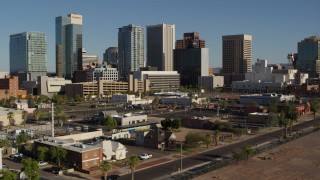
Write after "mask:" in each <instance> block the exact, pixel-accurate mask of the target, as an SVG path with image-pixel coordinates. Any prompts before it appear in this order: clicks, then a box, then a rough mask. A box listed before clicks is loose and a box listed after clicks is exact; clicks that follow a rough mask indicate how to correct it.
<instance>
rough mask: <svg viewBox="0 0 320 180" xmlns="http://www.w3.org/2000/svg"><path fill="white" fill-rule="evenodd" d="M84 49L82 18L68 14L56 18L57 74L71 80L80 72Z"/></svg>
mask: <svg viewBox="0 0 320 180" xmlns="http://www.w3.org/2000/svg"><path fill="white" fill-rule="evenodd" d="M80 48H82V16H81V15H79V14H68V15H67V16H59V17H56V72H57V76H58V77H64V78H67V79H71V78H72V77H73V72H74V71H76V70H79V67H80V66H79V62H78V61H79V59H80V58H79V57H78V56H79V53H78V52H79V49H80Z"/></svg>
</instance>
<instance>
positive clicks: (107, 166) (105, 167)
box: [100, 161, 112, 180]
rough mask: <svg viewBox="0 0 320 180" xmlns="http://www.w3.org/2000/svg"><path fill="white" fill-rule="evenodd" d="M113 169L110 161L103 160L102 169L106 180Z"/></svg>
mask: <svg viewBox="0 0 320 180" xmlns="http://www.w3.org/2000/svg"><path fill="white" fill-rule="evenodd" d="M111 169H112V166H111V164H110V163H109V161H103V162H102V163H101V165H100V170H101V171H102V173H103V177H104V180H107V176H108V172H109V171H110V170H111Z"/></svg>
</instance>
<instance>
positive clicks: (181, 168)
mask: <svg viewBox="0 0 320 180" xmlns="http://www.w3.org/2000/svg"><path fill="white" fill-rule="evenodd" d="M180 171H182V142H181V144H180Z"/></svg>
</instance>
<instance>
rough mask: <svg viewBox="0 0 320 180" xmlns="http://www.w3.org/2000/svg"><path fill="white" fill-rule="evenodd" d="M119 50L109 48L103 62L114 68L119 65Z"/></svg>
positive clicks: (104, 54)
mask: <svg viewBox="0 0 320 180" xmlns="http://www.w3.org/2000/svg"><path fill="white" fill-rule="evenodd" d="M118 56H119V55H118V48H117V47H109V48H108V49H106V51H105V53H103V62H104V63H105V64H111V65H114V66H117V65H118Z"/></svg>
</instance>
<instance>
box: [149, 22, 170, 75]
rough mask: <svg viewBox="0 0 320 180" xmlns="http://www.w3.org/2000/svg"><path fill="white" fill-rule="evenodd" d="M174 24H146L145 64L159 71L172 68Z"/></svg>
mask: <svg viewBox="0 0 320 180" xmlns="http://www.w3.org/2000/svg"><path fill="white" fill-rule="evenodd" d="M174 43H175V25H169V24H158V25H152V26H147V65H148V66H152V67H157V68H158V70H159V71H172V70H173V49H174V48H175V47H174V46H175V44H174Z"/></svg>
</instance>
